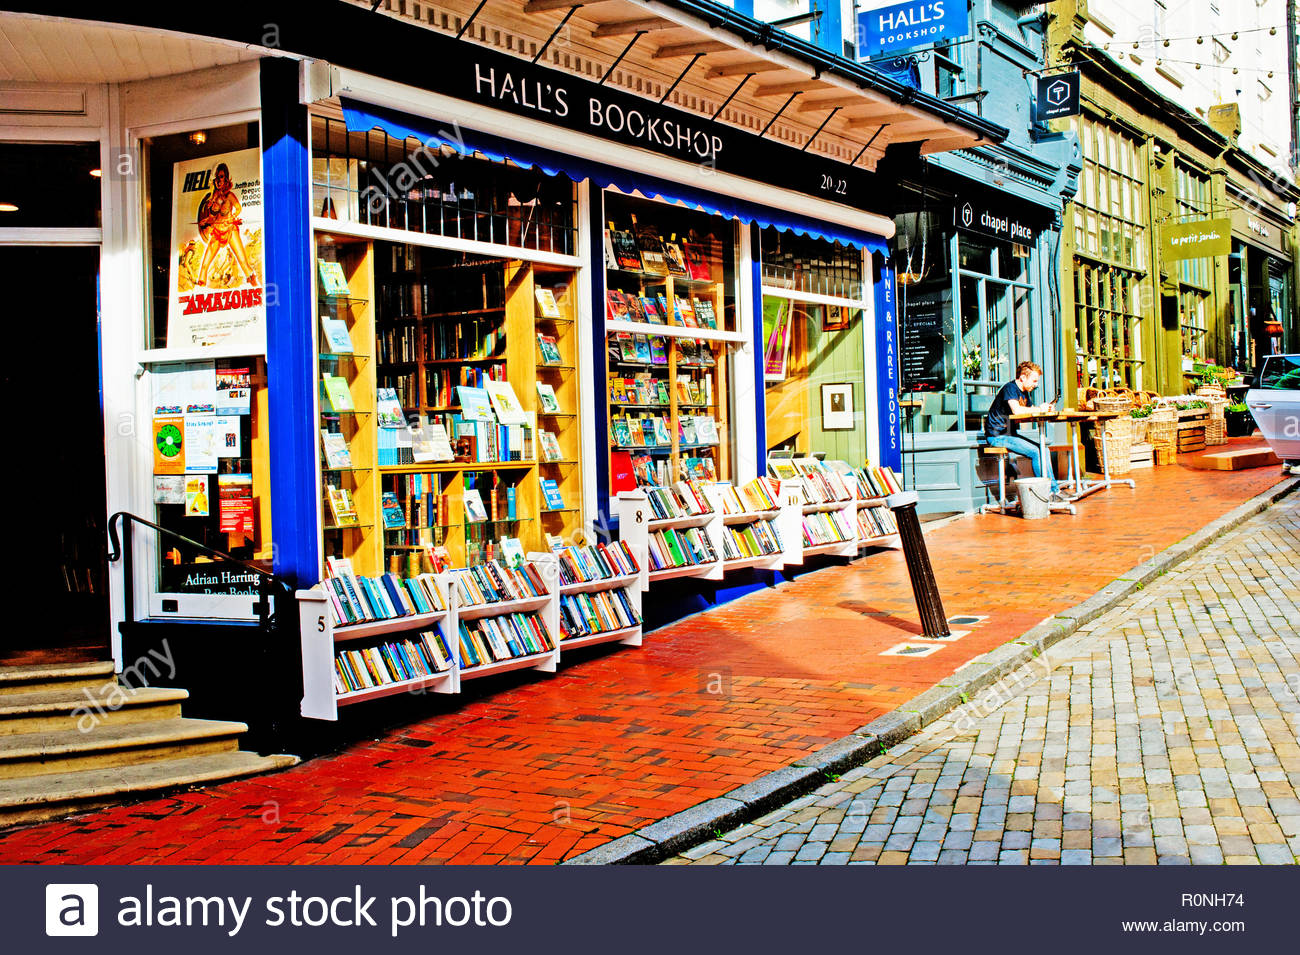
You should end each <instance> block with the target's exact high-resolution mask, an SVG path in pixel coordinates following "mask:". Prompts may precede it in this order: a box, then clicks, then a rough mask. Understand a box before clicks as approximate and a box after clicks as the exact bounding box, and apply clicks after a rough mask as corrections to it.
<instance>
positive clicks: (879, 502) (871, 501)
mask: <svg viewBox="0 0 1300 955" xmlns="http://www.w3.org/2000/svg"><path fill="white" fill-rule="evenodd" d="M857 503H858V507H884V506H885V499H884V498H883V497H868V498H858V502H857Z"/></svg>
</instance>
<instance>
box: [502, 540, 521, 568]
mask: <svg viewBox="0 0 1300 955" xmlns="http://www.w3.org/2000/svg"><path fill="white" fill-rule="evenodd" d="M501 563H503V564H505V565H506V566H507V567H515V568H519V567H523V566H524V545H523V542H522V541H520V540H519V538H518V537H503V538H501Z"/></svg>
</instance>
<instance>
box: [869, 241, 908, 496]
mask: <svg viewBox="0 0 1300 955" xmlns="http://www.w3.org/2000/svg"><path fill="white" fill-rule="evenodd" d="M877 255H879V253H877ZM872 258H873V259H875V258H876V256H872ZM873 264H875V263H873ZM875 284H876V290H875V291H876V410H877V412H878V413H879V415H880V464H881V465H882V466H883V467H887V468H893V469H894V473H895V474H902V473H903V425H902V416H901V415H900V414H899V404H898V388H899V374H898V311H897V308H896V307H895V297H896V294H897V290H896V288H895V286H894V266H893V263H892V262H888V261H886V262H885V264H884V265H883V267H881V268H880V270H879V277H878V278H877V279H876V283H875Z"/></svg>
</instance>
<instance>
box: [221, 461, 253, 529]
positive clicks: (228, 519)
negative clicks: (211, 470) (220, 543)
mask: <svg viewBox="0 0 1300 955" xmlns="http://www.w3.org/2000/svg"><path fill="white" fill-rule="evenodd" d="M217 506H218V508H220V513H219V515H218V521H219V524H218V527H217V529H218V530H219V531H221V533H223V534H235V535H239V536H242V537H252V536H253V475H251V474H219V475H217Z"/></svg>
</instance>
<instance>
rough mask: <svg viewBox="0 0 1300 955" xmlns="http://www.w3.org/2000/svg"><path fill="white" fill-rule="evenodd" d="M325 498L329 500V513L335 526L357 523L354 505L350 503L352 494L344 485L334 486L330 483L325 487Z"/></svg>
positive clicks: (347, 525) (352, 525)
mask: <svg viewBox="0 0 1300 955" xmlns="http://www.w3.org/2000/svg"><path fill="white" fill-rule="evenodd" d="M326 499H327V500H328V501H329V506H330V515H331V516H332V517H333V518H334V524H335V526H336V527H356V526H357V524H358V523H359V521H358V519H357V509H356V505H355V504H353V503H352V495H351V494H350V493H349V492H348V489H347V488H345V487H335V486H334V485H333V484H330V485H328V486H327V487H326Z"/></svg>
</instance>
